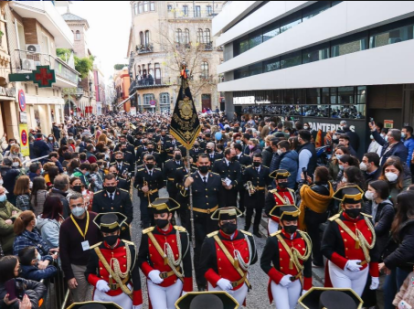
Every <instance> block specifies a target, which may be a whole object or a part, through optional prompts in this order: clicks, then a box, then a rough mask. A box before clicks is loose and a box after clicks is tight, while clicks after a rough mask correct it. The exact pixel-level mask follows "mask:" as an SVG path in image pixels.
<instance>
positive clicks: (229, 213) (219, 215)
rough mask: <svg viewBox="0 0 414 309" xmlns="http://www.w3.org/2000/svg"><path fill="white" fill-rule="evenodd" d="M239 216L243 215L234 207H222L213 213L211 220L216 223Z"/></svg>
mask: <svg viewBox="0 0 414 309" xmlns="http://www.w3.org/2000/svg"><path fill="white" fill-rule="evenodd" d="M241 215H243V213H242V212H241V211H240V210H239V209H238V208H237V207H235V206H231V207H222V208H219V209H217V210H216V211H215V212H213V214H212V215H211V219H212V220H216V221H221V220H233V219H237V217H240V216H241Z"/></svg>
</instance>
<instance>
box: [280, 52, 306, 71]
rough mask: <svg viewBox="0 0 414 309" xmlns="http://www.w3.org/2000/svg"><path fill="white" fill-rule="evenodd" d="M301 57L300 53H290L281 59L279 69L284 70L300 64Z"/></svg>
mask: <svg viewBox="0 0 414 309" xmlns="http://www.w3.org/2000/svg"><path fill="white" fill-rule="evenodd" d="M301 60H302V56H301V53H300V52H296V53H292V54H289V55H286V56H283V57H281V68H282V69H286V68H290V67H293V66H296V65H299V64H301V62H302V61H301Z"/></svg>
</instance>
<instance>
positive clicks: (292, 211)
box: [269, 205, 300, 221]
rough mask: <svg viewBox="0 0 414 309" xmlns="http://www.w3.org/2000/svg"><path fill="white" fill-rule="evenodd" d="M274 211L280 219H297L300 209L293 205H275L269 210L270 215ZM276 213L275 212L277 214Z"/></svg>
mask: <svg viewBox="0 0 414 309" xmlns="http://www.w3.org/2000/svg"><path fill="white" fill-rule="evenodd" d="M274 212H276V213H277V214H279V216H278V217H279V218H280V221H282V220H285V221H295V220H299V215H300V210H299V208H298V207H296V206H295V205H285V206H275V207H273V209H272V210H271V211H270V213H269V214H270V215H271V216H273V214H274ZM277 214H275V215H276V216H277Z"/></svg>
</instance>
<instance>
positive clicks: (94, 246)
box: [90, 241, 102, 249]
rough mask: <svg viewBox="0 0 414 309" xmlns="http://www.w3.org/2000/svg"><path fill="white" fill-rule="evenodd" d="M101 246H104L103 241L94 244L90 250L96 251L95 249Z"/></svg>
mask: <svg viewBox="0 0 414 309" xmlns="http://www.w3.org/2000/svg"><path fill="white" fill-rule="evenodd" d="M100 245H102V241H101V242H98V243H97V244H94V245H93V246H91V247H90V249H95V248H97V247H99V246H100Z"/></svg>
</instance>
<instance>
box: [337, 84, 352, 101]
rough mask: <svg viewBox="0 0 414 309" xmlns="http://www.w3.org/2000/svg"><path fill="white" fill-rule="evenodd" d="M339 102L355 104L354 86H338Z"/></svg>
mask: <svg viewBox="0 0 414 309" xmlns="http://www.w3.org/2000/svg"><path fill="white" fill-rule="evenodd" d="M338 104H355V96H354V87H339V88H338Z"/></svg>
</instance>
